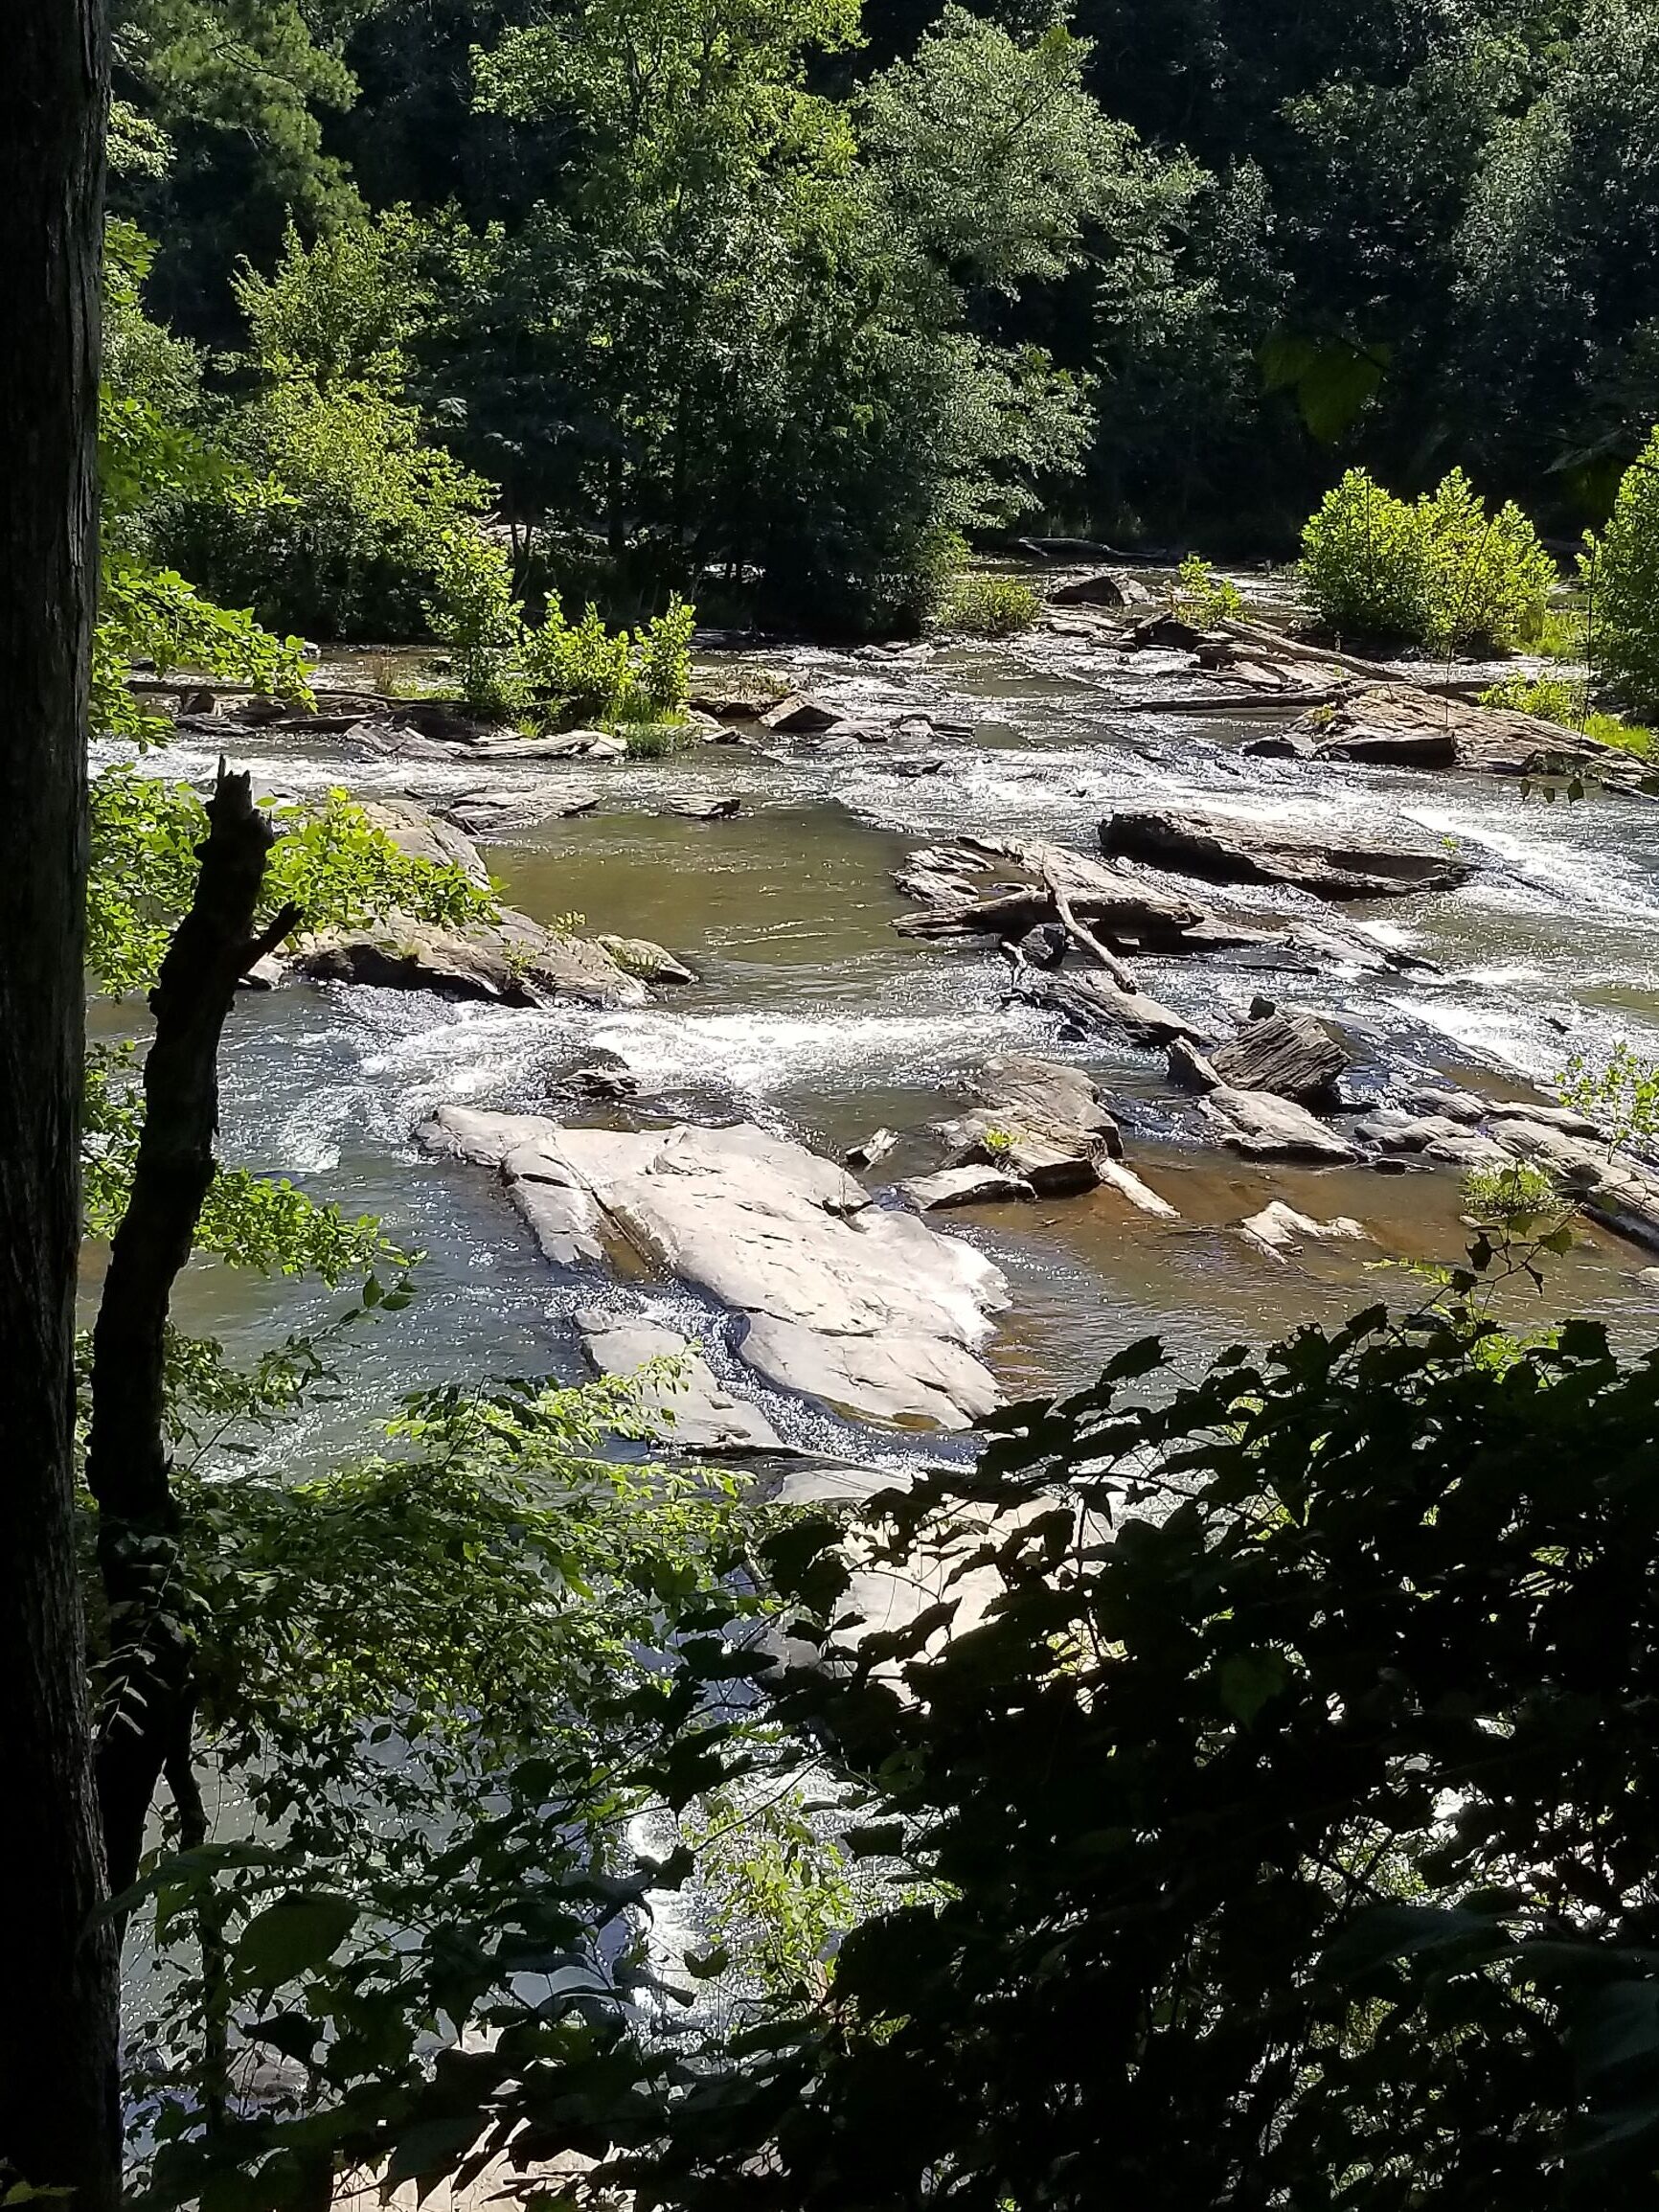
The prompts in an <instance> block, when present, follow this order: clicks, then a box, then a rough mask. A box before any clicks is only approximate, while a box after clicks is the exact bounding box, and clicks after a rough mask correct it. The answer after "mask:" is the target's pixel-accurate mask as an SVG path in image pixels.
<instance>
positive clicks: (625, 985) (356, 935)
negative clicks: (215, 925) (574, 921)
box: [283, 906, 650, 1007]
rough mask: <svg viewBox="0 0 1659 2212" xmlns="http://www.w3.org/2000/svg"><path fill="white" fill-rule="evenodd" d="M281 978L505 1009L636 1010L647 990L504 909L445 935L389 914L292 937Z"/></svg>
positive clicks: (590, 948) (589, 952)
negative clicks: (573, 1006) (563, 1004)
mask: <svg viewBox="0 0 1659 2212" xmlns="http://www.w3.org/2000/svg"><path fill="white" fill-rule="evenodd" d="M283 969H284V976H285V977H293V976H299V977H302V978H304V979H305V980H306V981H307V982H310V983H363V984H373V985H377V986H378V987H379V988H380V989H381V990H384V991H435V992H440V993H442V994H443V996H445V997H449V998H486V999H495V1000H497V1001H499V1003H500V1004H502V1005H503V1006H552V1005H556V1004H557V1003H558V1002H559V1001H560V1000H564V999H575V1000H577V1001H579V1002H580V1003H581V1004H583V1005H586V1006H601V1007H621V1006H644V1005H646V1004H647V1003H648V1000H649V997H650V992H648V990H647V989H646V986H645V985H644V984H643V983H642V982H640V980H639V979H638V977H637V976H632V975H627V974H625V973H624V971H623V970H622V969H620V968H619V967H618V966H617V964H616V962H615V961H614V960H612V959H611V957H610V955H609V954H608V953H607V952H605V951H604V950H603V949H602V946H598V945H596V944H593V943H591V942H590V941H589V940H588V939H586V938H581V937H567V936H565V935H563V934H562V933H561V932H559V931H557V930H553V929H544V928H543V927H542V925H541V924H540V923H538V922H532V921H531V920H530V918H529V916H528V915H524V914H519V913H516V912H514V910H513V909H512V908H511V907H509V906H504V907H502V908H501V910H500V920H499V921H498V922H494V923H484V922H475V923H469V924H466V927H464V928H459V929H443V928H440V927H438V926H437V925H436V924H432V923H428V922H417V921H414V920H412V919H411V918H410V917H408V916H406V915H398V914H396V913H393V914H387V915H384V916H382V917H380V918H379V919H378V920H376V921H374V922H370V923H365V924H363V925H362V926H361V927H360V928H354V929H328V930H319V931H317V932H315V933H313V934H312V935H309V936H306V937H300V938H297V939H296V940H295V942H294V946H293V949H292V951H291V952H290V953H289V954H288V955H287V956H286V958H285V959H284V963H283Z"/></svg>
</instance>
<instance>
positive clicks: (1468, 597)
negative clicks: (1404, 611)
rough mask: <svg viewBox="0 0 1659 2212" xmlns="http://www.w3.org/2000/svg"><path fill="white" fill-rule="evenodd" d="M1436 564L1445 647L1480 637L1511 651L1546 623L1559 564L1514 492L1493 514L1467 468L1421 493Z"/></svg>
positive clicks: (1434, 616)
mask: <svg viewBox="0 0 1659 2212" xmlns="http://www.w3.org/2000/svg"><path fill="white" fill-rule="evenodd" d="M1417 511H1418V513H1419V515H1420V527H1421V531H1422V536H1423V541H1424V545H1425V550H1426V558H1427V560H1428V564H1429V588H1428V603H1429V626H1428V630H1427V634H1426V636H1425V637H1424V639H1423V641H1422V642H1423V643H1424V644H1426V645H1428V646H1430V647H1432V648H1433V650H1435V651H1437V652H1449V651H1451V650H1453V649H1454V648H1455V647H1458V646H1468V645H1476V646H1483V647H1489V648H1491V649H1493V650H1496V651H1499V652H1504V651H1507V650H1509V649H1510V648H1511V647H1512V646H1515V645H1518V644H1520V643H1521V642H1522V641H1523V640H1524V639H1526V638H1528V637H1530V636H1531V635H1532V634H1533V633H1534V631H1535V630H1536V629H1537V627H1538V626H1539V625H1540V624H1541V623H1542V621H1543V618H1544V612H1545V608H1546V607H1547V605H1548V604H1549V597H1550V593H1551V592H1552V591H1553V590H1554V589H1555V586H1556V582H1557V577H1556V564H1555V562H1554V561H1553V560H1552V559H1551V558H1550V556H1549V555H1548V554H1547V553H1546V552H1545V551H1544V549H1543V547H1542V546H1541V545H1540V544H1539V542H1538V535H1537V532H1536V531H1535V530H1534V528H1533V526H1532V524H1531V523H1530V522H1529V521H1528V520H1527V518H1526V516H1525V515H1524V514H1523V513H1521V511H1520V509H1519V508H1518V507H1517V506H1516V505H1515V503H1514V501H1513V500H1512V499H1511V500H1509V501H1507V502H1506V503H1505V504H1504V505H1503V506H1502V507H1500V508H1499V509H1498V511H1497V513H1495V514H1491V515H1489V514H1488V513H1487V511H1486V506H1485V503H1484V502H1483V501H1482V500H1481V499H1480V497H1479V496H1478V495H1477V493H1476V492H1475V490H1474V489H1473V487H1472V486H1471V485H1470V483H1469V481H1468V479H1467V477H1466V476H1465V474H1464V472H1463V470H1462V469H1461V468H1454V469H1453V470H1452V471H1451V473H1450V474H1449V475H1448V476H1446V477H1445V478H1444V479H1443V481H1442V483H1441V485H1440V487H1439V489H1438V490H1435V491H1434V492H1432V493H1431V494H1429V496H1428V497H1427V498H1426V499H1420V500H1419V501H1418V508H1417Z"/></svg>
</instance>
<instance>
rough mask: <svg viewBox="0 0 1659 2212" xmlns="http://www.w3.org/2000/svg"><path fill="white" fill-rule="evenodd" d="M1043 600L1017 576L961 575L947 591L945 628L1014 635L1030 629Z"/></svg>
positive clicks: (942, 611)
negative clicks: (1019, 631)
mask: <svg viewBox="0 0 1659 2212" xmlns="http://www.w3.org/2000/svg"><path fill="white" fill-rule="evenodd" d="M1041 605H1042V602H1041V601H1040V600H1039V599H1038V598H1037V595H1036V593H1035V592H1034V590H1033V589H1032V587H1031V585H1030V584H1029V583H1022V582H1020V580H1019V578H1018V577H1016V576H959V577H956V578H955V579H954V580H953V581H952V582H951V583H950V584H949V586H948V588H947V589H946V591H945V594H944V599H943V604H942V605H941V607H940V610H939V622H940V627H941V628H943V629H961V630H967V631H969V632H970V633H971V634H972V635H973V636H975V637H1012V636H1013V635H1014V634H1015V632H1016V631H1018V630H1022V629H1030V627H1031V626H1032V624H1033V623H1034V622H1035V620H1036V618H1037V615H1038V613H1039V611H1040V609H1041Z"/></svg>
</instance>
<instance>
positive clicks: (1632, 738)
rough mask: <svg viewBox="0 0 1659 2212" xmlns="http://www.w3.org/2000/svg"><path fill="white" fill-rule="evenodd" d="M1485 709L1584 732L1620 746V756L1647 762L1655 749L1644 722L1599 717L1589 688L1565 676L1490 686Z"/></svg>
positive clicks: (1483, 698)
mask: <svg viewBox="0 0 1659 2212" xmlns="http://www.w3.org/2000/svg"><path fill="white" fill-rule="evenodd" d="M1481 705H1482V706H1483V707H1511V708H1513V709H1514V710H1515V711H1516V712H1517V713H1519V714H1523V715H1539V716H1541V717H1542V718H1543V719H1544V720H1545V721H1547V722H1559V723H1561V724H1562V726H1563V727H1565V728H1568V729H1574V730H1580V731H1582V733H1583V735H1584V736H1585V737H1587V738H1593V739H1594V740H1595V741H1596V742H1597V743H1598V744H1603V745H1616V746H1617V747H1618V749H1619V750H1620V752H1622V753H1635V754H1637V755H1638V756H1640V757H1641V758H1643V759H1646V758H1647V756H1648V754H1649V753H1650V752H1651V751H1652V749H1653V732H1652V731H1651V730H1649V729H1646V728H1644V727H1643V725H1642V724H1641V723H1640V722H1626V721H1622V720H1621V719H1620V718H1619V717H1618V716H1617V715H1606V714H1599V713H1597V712H1596V711H1595V710H1594V709H1593V708H1592V707H1591V706H1590V705H1589V703H1588V693H1587V690H1586V687H1585V686H1584V685H1583V684H1581V683H1571V682H1569V681H1568V680H1567V678H1566V677H1564V676H1539V677H1538V678H1537V680H1536V681H1535V682H1528V681H1527V680H1526V679H1525V678H1523V677H1520V676H1511V677H1510V679H1509V680H1508V682H1507V683H1501V684H1492V685H1489V687H1488V689H1487V690H1486V691H1484V692H1482V694H1481Z"/></svg>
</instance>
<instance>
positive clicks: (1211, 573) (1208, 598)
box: [1170, 553, 1244, 628]
mask: <svg viewBox="0 0 1659 2212" xmlns="http://www.w3.org/2000/svg"><path fill="white" fill-rule="evenodd" d="M1170 605H1171V606H1173V607H1176V608H1178V609H1179V610H1180V612H1181V613H1182V614H1184V615H1186V616H1188V617H1189V619H1190V620H1192V621H1193V622H1195V623H1196V624H1197V625H1198V626H1199V627H1200V628H1207V627H1209V626H1210V625H1211V624H1212V623H1217V622H1236V621H1237V620H1238V618H1239V615H1241V614H1242V613H1243V611H1244V600H1243V596H1242V594H1241V593H1240V592H1239V586H1238V585H1237V584H1236V583H1230V582H1228V581H1227V579H1226V578H1225V577H1224V576H1217V575H1216V571H1215V570H1214V569H1213V568H1212V567H1211V566H1210V563H1209V562H1208V561H1207V560H1205V559H1203V558H1202V556H1201V555H1199V554H1196V553H1190V554H1188V556H1187V558H1186V559H1185V560H1184V561H1182V563H1181V565H1180V567H1179V568H1178V569H1176V571H1175V581H1174V582H1173V583H1172V584H1171V585H1170Z"/></svg>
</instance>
